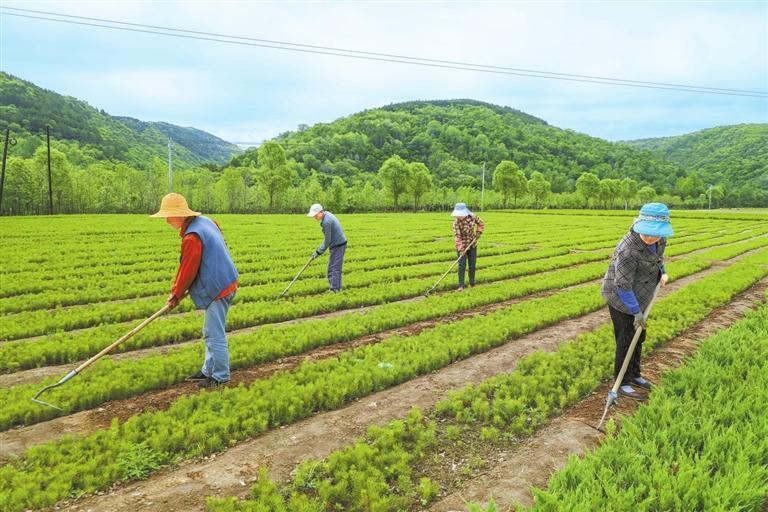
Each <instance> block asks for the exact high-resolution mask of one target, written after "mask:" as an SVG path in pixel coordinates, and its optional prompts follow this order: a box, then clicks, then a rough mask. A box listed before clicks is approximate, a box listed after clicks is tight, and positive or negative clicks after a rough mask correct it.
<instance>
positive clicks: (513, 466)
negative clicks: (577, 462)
mask: <svg viewBox="0 0 768 512" xmlns="http://www.w3.org/2000/svg"><path fill="white" fill-rule="evenodd" d="M766 289H768V278H766V279H763V280H762V281H760V282H759V283H758V284H757V285H755V286H753V287H752V288H750V289H749V290H747V291H746V292H744V293H742V294H740V295H738V296H737V297H736V298H734V300H733V301H732V302H731V303H730V304H728V305H726V306H724V307H721V308H718V309H716V310H714V311H712V312H711V313H710V314H709V316H707V318H706V319H704V320H703V321H701V322H699V323H698V324H696V325H695V326H694V327H692V328H691V329H689V330H688V331H686V332H685V333H683V334H681V335H680V336H678V337H677V338H675V339H674V340H672V341H670V342H669V343H667V344H665V345H664V346H663V347H661V348H657V349H656V350H655V351H654V352H653V354H652V355H651V356H650V357H647V358H646V359H645V360H644V361H643V373H644V374H645V375H646V376H647V377H648V379H650V380H651V381H652V382H656V383H659V382H663V374H664V373H665V372H666V371H668V370H670V369H673V368H676V367H678V366H680V365H681V364H683V363H684V359H685V358H686V357H687V356H689V355H691V354H693V353H694V352H695V351H696V350H697V349H698V345H699V343H700V342H701V341H702V340H704V339H706V338H708V337H709V336H711V335H712V334H714V333H715V332H717V331H718V330H721V329H725V328H727V327H729V326H731V325H732V324H733V323H735V322H736V321H738V320H739V319H740V318H742V317H743V316H744V314H745V313H746V312H747V310H749V309H752V308H754V307H755V306H756V305H757V304H759V303H761V302H763V301H764V300H765V291H766ZM612 385H613V382H612V381H611V382H605V383H603V384H602V385H601V386H600V387H599V388H598V389H597V390H595V391H594V392H593V393H591V394H590V395H589V396H588V397H587V398H585V399H584V400H581V401H580V402H578V403H577V404H575V405H574V406H573V407H571V408H569V409H568V410H567V411H565V412H564V413H563V414H562V415H560V416H558V417H557V418H555V419H553V420H552V421H551V422H549V423H548V424H547V425H546V426H545V427H543V428H542V429H540V430H539V431H537V432H536V433H535V434H534V435H533V436H532V437H530V438H528V439H525V440H524V441H522V442H520V443H518V444H515V445H512V446H509V447H507V448H497V449H496V450H492V451H490V452H488V453H485V454H483V455H484V456H483V459H484V463H485V465H486V467H487V468H489V469H488V470H487V471H485V472H481V473H480V474H478V475H477V476H476V477H474V478H473V479H471V480H469V481H467V482H464V484H463V485H459V486H457V488H454V489H452V491H451V492H449V493H447V495H445V496H443V497H442V498H441V499H440V500H439V501H437V502H435V503H434V504H433V505H432V506H430V507H429V509H428V510H429V511H430V512H452V511H464V510H466V504H467V502H475V503H480V504H483V505H487V504H488V503H489V502H490V501H494V502H495V504H496V505H497V507H498V508H499V510H509V509H514V507H515V505H516V504H521V505H523V506H531V505H533V499H534V498H533V494H532V492H531V488H532V487H538V488H545V487H546V485H547V482H548V481H549V478H550V476H551V475H552V474H553V473H554V472H555V471H557V470H558V469H560V468H562V467H563V466H564V465H565V463H566V462H567V460H568V458H569V456H571V455H578V456H581V455H583V454H585V453H586V452H587V451H589V450H592V449H594V448H596V447H597V446H599V444H600V442H601V441H602V440H603V439H604V438H605V435H604V434H602V433H600V432H598V431H597V430H596V429H595V427H596V426H597V423H598V422H599V421H600V417H601V416H602V414H603V409H604V408H605V398H606V396H607V395H608V391H609V390H610V389H611V386H612ZM644 394H645V393H644ZM646 395H647V394H646ZM639 406H640V403H638V402H636V401H634V400H632V399H629V398H621V397H620V398H619V400H618V403H617V405H616V406H614V407H612V408H611V411H610V413H609V416H608V417H609V418H614V420H616V423H617V425H619V426H620V425H621V419H622V418H624V417H627V416H631V415H632V414H634V412H635V411H636V410H637V409H638V407H639ZM446 462H448V461H446ZM463 465H465V464H461V463H459V464H457V463H456V462H455V461H454V462H452V463H451V464H450V465H447V464H446V466H447V467H445V468H442V469H443V471H448V472H450V471H451V468H452V467H456V468H457V469H461V467H462V466H463ZM448 480H450V478H448ZM454 481H455V479H454Z"/></svg>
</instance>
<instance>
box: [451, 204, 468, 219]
mask: <svg viewBox="0 0 768 512" xmlns="http://www.w3.org/2000/svg"><path fill="white" fill-rule="evenodd" d="M470 215H472V212H471V211H469V208H467V205H466V204H464V203H456V206H454V207H453V212H452V213H451V217H469V216H470Z"/></svg>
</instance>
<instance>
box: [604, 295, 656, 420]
mask: <svg viewBox="0 0 768 512" xmlns="http://www.w3.org/2000/svg"><path fill="white" fill-rule="evenodd" d="M660 289H661V282H659V284H657V285H656V290H654V292H653V297H652V298H651V302H650V303H649V304H648V307H647V308H645V313H643V316H644V317H645V319H646V320H647V319H648V315H650V314H651V308H652V307H653V303H654V302H656V297H658V295H659V290H660ZM642 332H643V327H642V326H639V327H638V328H637V329H635V335H634V336H633V337H632V343H630V345H629V350H627V355H626V356H625V357H624V363H623V364H622V365H621V370H620V371H619V376H618V377H616V382H614V383H613V387H612V388H611V390H610V391H609V392H608V397H607V398H606V399H605V410H604V411H603V417H602V418H600V423H598V425H597V430H598V431H600V432H602V433H605V430H603V423H605V417H606V416H608V409H609V408H610V407H611V405H613V403H614V402H616V400H617V399H618V397H619V393H618V391H619V387H620V386H621V381H622V379H623V378H624V374H625V373H627V368H628V367H629V361H630V360H631V359H632V354H633V353H634V352H635V346H636V345H637V340H639V339H640V334H641V333H642Z"/></svg>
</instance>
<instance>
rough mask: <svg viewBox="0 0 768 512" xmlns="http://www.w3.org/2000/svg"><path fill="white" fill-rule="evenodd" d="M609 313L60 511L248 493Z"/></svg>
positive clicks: (183, 502) (187, 502)
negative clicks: (264, 479)
mask: <svg viewBox="0 0 768 512" xmlns="http://www.w3.org/2000/svg"><path fill="white" fill-rule="evenodd" d="M711 272H713V270H712V269H708V270H705V271H702V272H700V273H698V274H694V275H691V276H688V277H687V278H683V279H680V280H678V281H676V282H675V283H673V284H671V285H670V286H668V287H667V288H666V290H664V293H665V294H666V293H669V292H671V291H673V290H676V289H679V288H681V287H683V286H685V285H687V284H689V283H691V282H693V281H696V280H697V279H700V278H701V277H703V276H704V275H706V274H708V273H711ZM607 320H608V315H607V311H606V310H600V311H597V312H593V313H590V314H587V315H584V316H582V317H578V318H574V319H569V320H566V321H563V322H561V323H559V324H557V325H554V326H551V327H548V328H545V329H542V330H540V331H537V332H534V333H531V334H529V335H526V336H523V337H521V338H518V339H515V340H511V341H510V342H509V343H507V344H505V345H503V346H501V347H497V348H495V349H493V350H490V351H488V352H485V353H482V354H479V355H476V356H473V357H471V358H468V359H465V360H463V361H459V362H456V363H454V364H452V365H449V366H448V367H446V368H443V369H441V370H439V371H437V372H435V373H433V374H430V375H426V376H422V377H418V378H416V379H413V380H411V381H408V382H406V383H403V384H400V385H398V386H395V387H393V388H390V389H387V390H384V391H381V392H378V393H374V394H372V395H369V396H367V397H364V398H362V399H360V400H356V401H355V402H353V403H351V404H350V405H348V406H346V407H344V408H342V409H338V410H335V411H329V412H323V413H319V414H316V415H314V416H312V417H310V418H308V419H305V420H303V421H300V422H297V423H294V424H291V425H287V426H284V427H281V428H279V429H275V430H272V431H270V432H267V433H265V434H263V435H261V436H258V437H255V438H254V439H251V440H249V441H245V442H243V443H240V444H238V445H237V446H235V447H233V448H231V449H229V450H226V451H224V452H222V453H219V454H216V455H213V456H210V457H205V458H202V459H198V460H192V461H185V462H183V463H181V464H180V465H179V466H178V467H174V468H168V469H165V470H163V471H160V472H159V473H157V474H155V475H154V476H152V477H150V478H149V479H147V480H145V481H140V482H134V483H131V484H128V485H123V486H116V487H114V488H112V489H111V490H109V491H108V492H106V493H104V494H102V495H97V496H91V497H87V498H84V499H81V500H76V501H74V502H71V503H65V504H62V505H61V506H60V507H59V509H66V510H73V511H87V510H110V511H131V512H136V511H150V510H152V511H161V512H164V511H168V512H170V511H176V510H185V511H197V510H203V508H204V501H205V497H206V496H209V495H219V496H226V495H238V496H243V495H246V494H247V493H248V488H249V485H250V483H252V482H253V481H254V480H255V477H256V476H257V475H258V471H259V467H261V466H265V467H267V468H268V469H269V471H270V474H271V475H272V476H273V477H274V478H277V479H284V478H286V477H287V476H288V475H289V473H290V471H291V470H292V469H293V468H294V467H295V466H296V464H298V463H300V462H301V461H303V460H306V459H307V458H323V457H325V456H327V455H328V454H329V453H331V452H332V451H333V450H336V449H338V448H341V447H343V446H346V445H348V444H349V443H350V442H352V441H354V439H356V438H358V437H359V436H361V435H363V434H364V433H365V432H366V430H367V428H368V427H369V426H371V425H381V424H384V423H386V422H388V421H391V420H393V419H397V418H400V417H403V416H404V415H406V414H407V412H408V411H409V410H410V409H411V408H412V407H414V406H416V407H419V408H421V409H422V410H427V409H430V408H431V407H433V406H434V404H435V403H436V402H437V401H438V400H439V399H441V398H442V397H444V396H445V395H446V394H447V393H448V392H449V391H452V390H457V389H461V388H462V387H464V386H466V385H468V384H477V383H479V382H482V381H483V380H486V379H488V378H490V377H492V376H494V375H498V374H501V373H507V372H510V371H512V370H514V368H515V366H516V364H517V362H518V361H519V360H520V359H521V358H522V357H524V356H526V355H529V354H531V353H533V352H535V351H537V350H544V351H554V350H556V349H557V347H558V346H559V345H560V344H561V343H567V342H570V341H572V340H573V339H574V338H575V337H576V336H578V335H579V334H582V333H584V332H588V331H591V330H593V329H595V328H597V327H599V326H600V325H602V324H604V323H606V321H607Z"/></svg>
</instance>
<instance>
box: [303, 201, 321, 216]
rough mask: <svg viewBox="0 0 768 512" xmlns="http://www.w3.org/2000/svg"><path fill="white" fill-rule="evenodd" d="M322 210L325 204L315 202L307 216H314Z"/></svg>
mask: <svg viewBox="0 0 768 512" xmlns="http://www.w3.org/2000/svg"><path fill="white" fill-rule="evenodd" d="M321 211H323V206H322V205H320V204H317V203H315V204H313V205H312V206H310V207H309V213H308V214H307V217H314V216H315V215H317V214H318V213H320V212H321Z"/></svg>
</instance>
